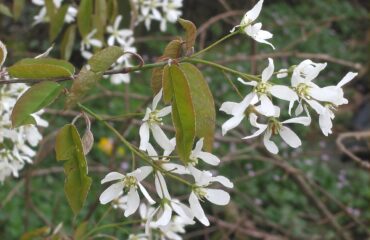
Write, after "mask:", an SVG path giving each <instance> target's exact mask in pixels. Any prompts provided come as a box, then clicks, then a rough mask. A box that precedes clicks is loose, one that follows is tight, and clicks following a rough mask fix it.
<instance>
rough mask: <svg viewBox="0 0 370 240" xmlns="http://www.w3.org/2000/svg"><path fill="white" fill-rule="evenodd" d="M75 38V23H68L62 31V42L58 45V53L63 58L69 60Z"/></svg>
mask: <svg viewBox="0 0 370 240" xmlns="http://www.w3.org/2000/svg"><path fill="white" fill-rule="evenodd" d="M75 39H76V25H75V24H72V25H70V26H69V27H68V28H67V30H66V31H65V32H64V35H63V39H62V43H61V46H60V54H61V56H62V58H63V59H65V60H69V59H70V58H71V55H72V52H73V45H74V43H75Z"/></svg>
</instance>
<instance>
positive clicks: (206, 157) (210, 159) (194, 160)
mask: <svg viewBox="0 0 370 240" xmlns="http://www.w3.org/2000/svg"><path fill="white" fill-rule="evenodd" d="M203 141H204V138H201V139H199V140H198V142H197V143H196V145H195V148H194V150H192V151H191V154H190V157H189V160H190V161H191V164H193V165H194V166H195V165H197V164H198V159H202V160H203V161H204V162H206V163H208V164H210V165H213V166H217V165H218V164H219V163H220V159H219V158H218V157H217V156H215V155H213V154H212V153H209V152H203V151H202V148H203Z"/></svg>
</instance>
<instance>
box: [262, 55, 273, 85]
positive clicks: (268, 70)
mask: <svg viewBox="0 0 370 240" xmlns="http://www.w3.org/2000/svg"><path fill="white" fill-rule="evenodd" d="M268 60H269V65H268V66H267V67H266V68H265V69H264V70H263V71H262V76H261V78H262V81H263V82H266V81H268V80H269V79H270V78H271V76H272V74H273V73H274V69H275V67H274V61H273V60H272V58H269V59H268Z"/></svg>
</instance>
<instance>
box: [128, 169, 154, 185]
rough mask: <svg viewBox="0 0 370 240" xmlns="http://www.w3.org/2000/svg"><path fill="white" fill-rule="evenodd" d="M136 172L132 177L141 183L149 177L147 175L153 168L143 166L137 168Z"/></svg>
mask: <svg viewBox="0 0 370 240" xmlns="http://www.w3.org/2000/svg"><path fill="white" fill-rule="evenodd" d="M136 170H139V171H135V174H132V175H133V176H134V177H136V179H137V180H138V181H139V182H141V181H143V180H144V179H145V178H146V177H147V176H149V174H150V173H151V172H152V171H153V167H151V166H143V167H139V168H138V169H136Z"/></svg>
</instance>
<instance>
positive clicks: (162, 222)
mask: <svg viewBox="0 0 370 240" xmlns="http://www.w3.org/2000/svg"><path fill="white" fill-rule="evenodd" d="M171 216H172V208H171V207H170V206H169V205H168V204H164V209H163V213H162V215H161V216H160V217H159V218H158V220H157V221H156V222H154V225H155V226H166V225H167V224H168V223H169V222H170V221H171Z"/></svg>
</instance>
